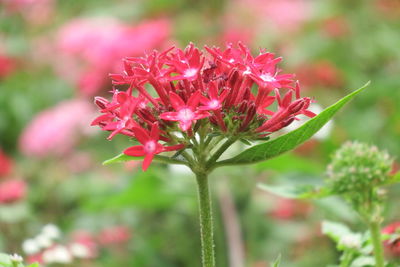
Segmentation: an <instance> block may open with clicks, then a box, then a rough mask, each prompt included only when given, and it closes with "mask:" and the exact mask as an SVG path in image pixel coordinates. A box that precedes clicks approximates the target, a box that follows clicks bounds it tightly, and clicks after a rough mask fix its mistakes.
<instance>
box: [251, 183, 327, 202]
mask: <svg viewBox="0 0 400 267" xmlns="http://www.w3.org/2000/svg"><path fill="white" fill-rule="evenodd" d="M258 188H260V189H262V190H264V191H267V192H268V193H272V194H274V195H278V196H280V197H285V198H292V199H309V198H321V197H326V196H329V195H330V192H328V191H327V189H325V188H321V189H317V188H315V187H314V186H312V185H267V184H258Z"/></svg>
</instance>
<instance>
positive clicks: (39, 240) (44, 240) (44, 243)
mask: <svg viewBox="0 0 400 267" xmlns="http://www.w3.org/2000/svg"><path fill="white" fill-rule="evenodd" d="M35 241H36V244H37V245H38V246H39V247H40V248H48V247H50V246H51V245H52V244H53V241H52V240H51V239H50V238H49V237H48V236H46V235H44V234H43V233H41V234H39V235H37V236H36V237H35Z"/></svg>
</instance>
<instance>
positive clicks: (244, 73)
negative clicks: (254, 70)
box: [243, 67, 251, 75]
mask: <svg viewBox="0 0 400 267" xmlns="http://www.w3.org/2000/svg"><path fill="white" fill-rule="evenodd" d="M249 74H251V70H250V68H249V67H247V68H246V70H245V71H243V75H249Z"/></svg>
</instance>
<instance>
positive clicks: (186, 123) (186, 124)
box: [179, 121, 192, 131]
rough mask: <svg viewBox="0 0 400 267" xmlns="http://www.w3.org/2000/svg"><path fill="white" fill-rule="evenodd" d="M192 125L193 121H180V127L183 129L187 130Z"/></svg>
mask: <svg viewBox="0 0 400 267" xmlns="http://www.w3.org/2000/svg"><path fill="white" fill-rule="evenodd" d="M191 126H192V121H180V122H179V128H181V130H182V131H187V130H189V128H190V127H191Z"/></svg>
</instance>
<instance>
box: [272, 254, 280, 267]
mask: <svg viewBox="0 0 400 267" xmlns="http://www.w3.org/2000/svg"><path fill="white" fill-rule="evenodd" d="M281 258H282V257H281V255H280V254H279V256H278V257H277V258H276V260H275V261H274V262H273V263H272V267H279V266H280V265H281Z"/></svg>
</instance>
